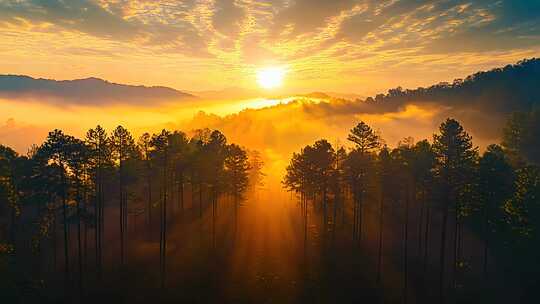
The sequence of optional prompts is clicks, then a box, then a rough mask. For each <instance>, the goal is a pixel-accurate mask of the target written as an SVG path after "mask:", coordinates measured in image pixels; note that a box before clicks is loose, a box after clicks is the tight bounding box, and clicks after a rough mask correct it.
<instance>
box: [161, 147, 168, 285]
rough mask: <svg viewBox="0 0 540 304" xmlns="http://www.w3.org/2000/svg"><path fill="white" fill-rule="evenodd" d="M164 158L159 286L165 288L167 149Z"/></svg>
mask: <svg viewBox="0 0 540 304" xmlns="http://www.w3.org/2000/svg"><path fill="white" fill-rule="evenodd" d="M164 157H165V159H164V166H163V179H164V180H163V203H162V204H161V233H160V234H161V238H160V240H161V250H160V252H161V257H160V260H161V265H160V268H161V288H162V289H163V288H165V280H166V265H167V262H166V258H167V179H168V173H167V163H168V162H167V151H166V150H165V156H164Z"/></svg>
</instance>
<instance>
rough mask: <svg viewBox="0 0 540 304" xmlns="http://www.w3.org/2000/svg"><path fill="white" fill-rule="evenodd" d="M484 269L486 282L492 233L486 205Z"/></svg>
mask: <svg viewBox="0 0 540 304" xmlns="http://www.w3.org/2000/svg"><path fill="white" fill-rule="evenodd" d="M484 235H485V236H484V267H483V274H484V280H486V279H487V278H488V276H487V275H488V248H489V238H490V231H489V210H488V206H487V202H486V205H484Z"/></svg>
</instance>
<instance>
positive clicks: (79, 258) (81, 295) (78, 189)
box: [75, 176, 84, 300]
mask: <svg viewBox="0 0 540 304" xmlns="http://www.w3.org/2000/svg"><path fill="white" fill-rule="evenodd" d="M75 179H76V180H77V185H76V187H77V189H76V196H77V247H78V255H79V256H78V265H79V297H80V299H81V300H82V297H83V293H84V291H83V260H82V240H81V236H82V233H81V197H80V181H79V177H78V176H76V177H75Z"/></svg>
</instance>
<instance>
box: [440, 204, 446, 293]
mask: <svg viewBox="0 0 540 304" xmlns="http://www.w3.org/2000/svg"><path fill="white" fill-rule="evenodd" d="M444 200H445V203H444V210H443V215H442V223H441V225H442V226H441V248H440V265H439V268H440V272H439V302H440V303H444V268H445V253H446V226H447V222H448V204H447V202H446V199H444Z"/></svg>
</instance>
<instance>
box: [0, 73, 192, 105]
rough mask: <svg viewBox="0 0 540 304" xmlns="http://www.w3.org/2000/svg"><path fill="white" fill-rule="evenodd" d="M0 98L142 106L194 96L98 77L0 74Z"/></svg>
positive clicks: (157, 87)
mask: <svg viewBox="0 0 540 304" xmlns="http://www.w3.org/2000/svg"><path fill="white" fill-rule="evenodd" d="M0 97H3V98H16V99H25V98H27V99H35V98H39V99H40V100H42V99H44V98H45V99H48V100H53V101H56V102H58V103H62V104H63V103H66V101H67V103H71V104H81V105H84V104H88V105H96V104H105V103H107V104H110V103H121V104H131V105H144V104H146V103H151V102H156V101H157V102H172V101H179V100H184V99H192V98H196V97H195V96H194V95H191V94H189V93H185V92H181V91H178V90H175V89H171V88H168V87H161V86H156V87H147V86H134V85H124V84H117V83H112V82H108V81H106V80H103V79H99V78H93V77H92V78H85V79H76V80H51V79H42V78H39V79H36V78H32V77H28V76H19V75H0Z"/></svg>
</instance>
